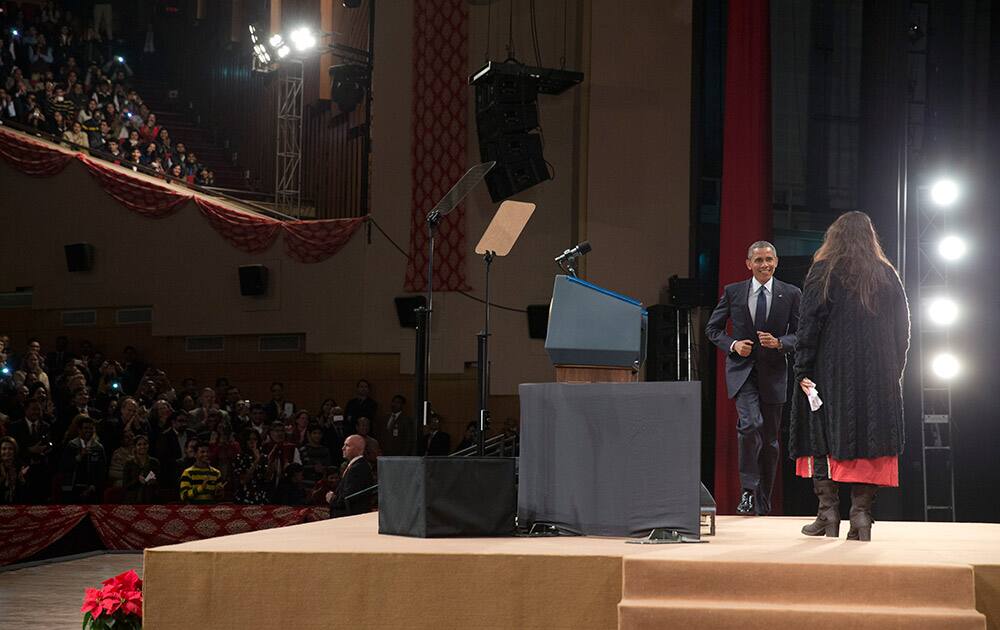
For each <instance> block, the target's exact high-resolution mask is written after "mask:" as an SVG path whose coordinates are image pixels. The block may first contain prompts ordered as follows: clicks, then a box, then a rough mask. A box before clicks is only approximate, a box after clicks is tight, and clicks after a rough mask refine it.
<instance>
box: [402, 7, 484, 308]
mask: <svg viewBox="0 0 1000 630" xmlns="http://www.w3.org/2000/svg"><path fill="white" fill-rule="evenodd" d="M468 44H469V10H468V7H467V6H466V0H414V2H413V122H412V124H413V135H412V147H411V150H412V160H413V164H412V172H411V177H412V181H411V182H410V187H411V200H410V206H411V207H410V213H411V214H410V261H409V264H408V265H407V267H406V282H405V286H404V288H405V290H407V291H414V292H417V291H424V290H426V289H427V240H428V239H427V224H426V222H425V221H424V218H425V217H426V216H427V213H428V212H430V210H431V208H433V207H434V204H436V203H437V202H438V201H439V200H440V199H441V197H443V196H444V195H445V193H446V192H448V189H450V188H451V187H452V185H453V184H454V183H455V182H457V181H458V180H459V179H460V178H461V177H462V175H463V174H464V173H465V170H466V168H468V166H469V164H468V157H467V156H466V151H465V140H466V124H467V122H466V121H467V118H468V115H467V112H466V109H467V107H468V98H469V85H468V81H467V80H468V73H469V68H468V53H469V50H468V49H469V45H468ZM434 247H435V250H434V288H435V289H437V290H441V291H464V290H466V289H468V288H469V287H468V285H466V282H465V207H464V204H462V205H459V206H458V208H455V210H454V211H452V213H451V214H449V215H447V216H446V217H445V218H444V219H443V220H442V221H441V223H440V226H439V228H438V234H437V237H436V238H435V241H434Z"/></svg>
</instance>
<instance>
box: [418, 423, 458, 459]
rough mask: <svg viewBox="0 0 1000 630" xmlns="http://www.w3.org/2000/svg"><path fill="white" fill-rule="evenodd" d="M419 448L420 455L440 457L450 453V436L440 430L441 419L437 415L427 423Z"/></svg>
mask: <svg viewBox="0 0 1000 630" xmlns="http://www.w3.org/2000/svg"><path fill="white" fill-rule="evenodd" d="M420 446H421V449H420V454H421V455H430V456H442V455H447V454H448V453H450V452H451V436H450V435H448V433H446V432H444V431H442V430H441V418H440V416H438V415H437V414H433V415H432V416H431V419H430V422H428V423H427V426H426V427H425V429H424V437H423V439H422V440H421V444H420Z"/></svg>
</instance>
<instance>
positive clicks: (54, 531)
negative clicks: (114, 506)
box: [0, 505, 87, 566]
mask: <svg viewBox="0 0 1000 630" xmlns="http://www.w3.org/2000/svg"><path fill="white" fill-rule="evenodd" d="M86 516H87V508H86V506H80V505H58V506H57V505H0V566H3V565H5V564H11V563H12V562H17V561H18V560H21V559H22V558H28V557H31V556H33V555H35V554H36V553H38V552H39V551H41V550H42V549H45V548H46V547H48V546H49V545H51V544H52V543H54V542H55V541H57V540H59V539H60V538H62V537H63V536H65V535H66V534H68V533H69V532H70V530H72V529H73V528H74V527H76V526H77V525H78V524H79V523H80V521H82V520H83V519H84V518H86Z"/></svg>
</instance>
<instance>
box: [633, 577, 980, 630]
mask: <svg viewBox="0 0 1000 630" xmlns="http://www.w3.org/2000/svg"><path fill="white" fill-rule="evenodd" d="M736 580H739V577H738V576H734V582H735V581H736ZM618 628H619V629H620V630H663V629H664V628H688V629H691V630H694V629H697V630H730V629H731V628H741V629H762V630H764V629H766V630H784V629H786V628H787V629H796V630H798V629H801V628H808V629H809V630H844V629H845V628H849V629H850V630H886V629H888V628H898V629H899V630H904V629H905V630H986V617H984V616H983V615H981V614H980V613H978V612H976V610H975V609H974V608H973V609H971V610H960V609H956V608H897V607H892V606H866V605H860V604H859V605H854V606H849V607H848V606H830V605H825V606H824V605H818V604H781V605H779V604H750V603H746V602H727V601H704V600H695V601H683V600H670V601H654V600H639V601H630V600H622V602H621V603H620V604H619V605H618Z"/></svg>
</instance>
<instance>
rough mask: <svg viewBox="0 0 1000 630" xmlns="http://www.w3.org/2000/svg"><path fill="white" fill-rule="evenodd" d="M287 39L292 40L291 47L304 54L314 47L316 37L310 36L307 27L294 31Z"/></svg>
mask: <svg viewBox="0 0 1000 630" xmlns="http://www.w3.org/2000/svg"><path fill="white" fill-rule="evenodd" d="M288 38H289V39H290V40H292V45H293V46H295V50H297V51H299V52H304V51H306V50H309V49H310V48H313V47H314V46H316V36H315V35H313V34H312V31H310V30H309V27H307V26H300V27H299V28H297V29H295V30H294V31H292V32H291V34H289V36H288Z"/></svg>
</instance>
